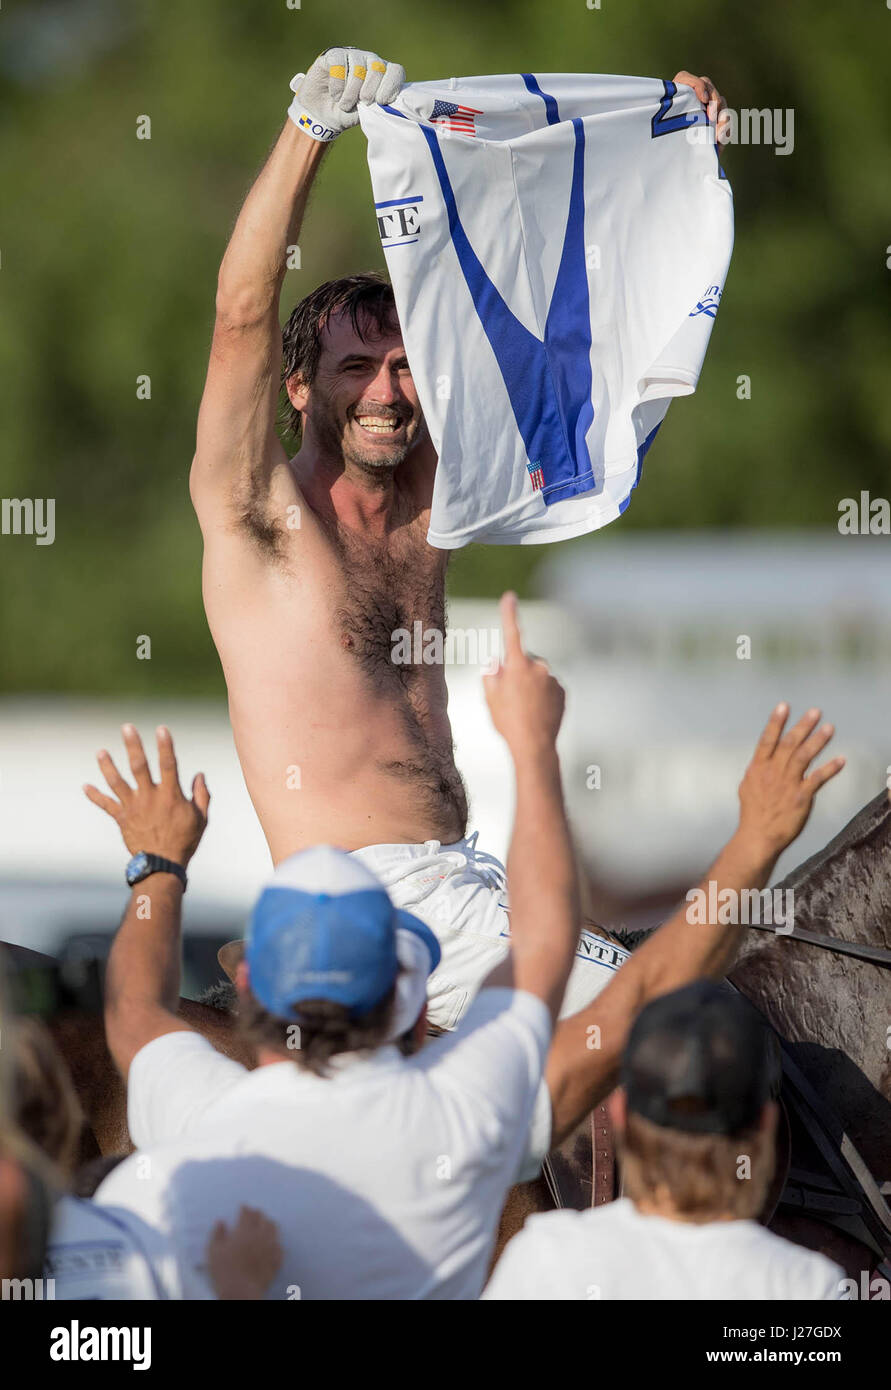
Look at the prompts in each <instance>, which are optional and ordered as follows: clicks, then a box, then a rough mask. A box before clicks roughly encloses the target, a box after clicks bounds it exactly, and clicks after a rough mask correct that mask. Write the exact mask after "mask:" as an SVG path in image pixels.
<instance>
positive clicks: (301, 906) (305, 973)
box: [245, 845, 441, 1027]
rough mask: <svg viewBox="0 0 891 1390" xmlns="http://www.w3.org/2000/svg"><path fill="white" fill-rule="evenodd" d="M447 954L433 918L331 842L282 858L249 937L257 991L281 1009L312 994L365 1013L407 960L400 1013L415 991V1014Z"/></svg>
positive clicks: (283, 1012) (265, 1003) (285, 1011)
mask: <svg viewBox="0 0 891 1390" xmlns="http://www.w3.org/2000/svg"><path fill="white" fill-rule="evenodd" d="M440 956H441V952H440V948H439V942H438V941H437V939H436V937H435V936H434V935H433V933H432V932H431V931H430V929H429V927H427V926H426V925H425V924H424V923H423V922H422V921H420V920H419V918H417V917H413V916H412V914H411V913H409V912H403V911H401V910H400V909H398V908H396V907H394V906H393V903H392V902H391V901H390V896H389V894H388V893H387V890H386V888H385V887H384V885H383V884H382V883H381V882H380V881H379V880H378V879H376V878H375V876H374V874H372V873H371V872H370V871H369V870H368V869H366V867H365V865H364V864H361V863H360V862H359V861H358V860H357V859H353V858H352V856H351V855H349V854H346V853H345V852H344V851H343V850H339V849H333V848H332V847H331V846H330V845H318V846H316V847H314V848H313V849H307V850H302V851H301V852H300V853H299V854H292V855H291V857H290V858H289V859H285V860H283V861H282V863H281V864H279V865H278V867H277V868H276V870H275V873H274V874H273V875H272V878H270V879H269V880H268V882H267V883H266V885H265V887H264V888H263V889H262V891H261V893H260V896H259V898H258V899H257V902H256V903H255V905H254V910H253V912H252V914H251V919H250V924H249V926H248V933H247V940H246V944H245V960H246V962H247V966H248V971H249V974H250V990H251V993H252V994H253V995H254V997H255V999H256V1000H257V1002H258V1003H259V1004H261V1005H262V1007H263V1008H264V1009H266V1010H267V1011H268V1012H269V1013H271V1014H274V1015H275V1016H276V1017H278V1018H293V1017H294V1016H295V1009H296V1007H297V1006H298V1005H299V1004H301V1003H302V1002H303V1001H305V1000H307V999H327V1000H330V1001H331V1002H332V1003H334V1004H343V1005H344V1006H345V1007H346V1008H348V1009H349V1010H350V1012H351V1013H353V1014H354V1015H359V1014H363V1013H367V1012H368V1010H369V1009H373V1008H374V1006H375V1005H376V1004H379V1003H380V1001H381V1000H382V999H383V998H385V996H386V994H387V992H388V991H389V990H390V989H392V988H393V985H394V983H395V982H396V979H397V976H399V972H400V968H402V969H403V971H404V972H407V978H406V979H405V980H402V979H400V986H401V991H400V993H401V999H400V1005H401V1006H400V1008H399V1009H398V1013H399V1015H400V1020H401V1019H402V1017H404V1015H405V1008H406V1005H407V1002H408V1001H409V1000H410V1001H412V1003H413V1002H414V1001H415V1000H417V1008H416V1009H415V1013H414V1018H417V1016H418V1014H419V1013H420V1010H421V1006H422V1005H423V1002H424V998H425V997H426V983H427V976H428V975H430V974H431V973H432V972H433V971H434V970H435V969H436V967H437V966H438V965H439V961H440ZM409 1011H410V1006H409ZM413 1021H414V1019H409V1020H408V1023H407V1024H406V1027H409V1026H410V1025H411V1023H412V1022H413Z"/></svg>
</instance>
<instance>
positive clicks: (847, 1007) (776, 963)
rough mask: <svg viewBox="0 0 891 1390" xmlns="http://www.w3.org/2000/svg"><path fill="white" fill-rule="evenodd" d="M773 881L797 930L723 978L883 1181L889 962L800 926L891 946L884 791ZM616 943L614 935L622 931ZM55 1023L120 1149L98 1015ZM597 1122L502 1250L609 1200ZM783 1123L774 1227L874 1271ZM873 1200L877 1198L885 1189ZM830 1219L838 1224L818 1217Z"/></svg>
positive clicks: (189, 1005) (755, 936)
mask: <svg viewBox="0 0 891 1390" xmlns="http://www.w3.org/2000/svg"><path fill="white" fill-rule="evenodd" d="M779 886H780V887H781V888H783V889H793V890H794V895H795V897H794V904H795V907H794V922H795V936H789V935H784V934H778V933H776V932H774V931H770V932H764V933H761V932H756V931H752V932H751V934H750V936H749V937H748V938H747V939H746V941H745V943H744V945H743V948H742V950H741V952H740V956H739V959H738V961H737V964H736V966H735V967H734V970H733V972H732V975H731V980H732V982H733V983H734V984H735V985H736V987H737V988H739V989H740V990H741V991H742V992H743V993H744V994H746V995H747V997H748V998H750V999H751V1000H752V1002H753V1003H755V1004H757V1005H758V1007H759V1008H761V1010H762V1012H763V1013H764V1014H765V1016H766V1017H767V1018H768V1020H769V1022H770V1023H771V1024H772V1025H773V1027H774V1028H775V1029H776V1031H777V1032H778V1033H779V1034H780V1035H781V1036H782V1037H783V1038H784V1039H786V1040H787V1041H788V1044H789V1049H788V1053H789V1057H790V1060H791V1063H792V1066H793V1067H796V1066H797V1068H798V1069H799V1071H800V1072H801V1073H803V1074H804V1078H805V1084H806V1082H807V1081H808V1080H809V1082H810V1085H811V1087H812V1088H813V1091H814V1092H816V1094H817V1096H818V1097H819V1098H820V1099H821V1101H822V1109H823V1111H824V1120H825V1124H824V1128H827V1127H828V1130H829V1132H830V1135H831V1141H832V1144H833V1145H834V1146H835V1148H836V1149H837V1150H840V1149H841V1148H842V1147H843V1145H844V1143H845V1142H846V1141H847V1143H848V1144H849V1145H850V1144H851V1143H853V1146H854V1149H855V1155H859V1156H860V1158H861V1159H862V1160H863V1163H864V1164H865V1167H866V1169H868V1170H869V1172H870V1173H871V1174H872V1175H873V1176H874V1177H875V1178H877V1179H878V1180H879V1181H880V1182H881V1181H884V1180H885V1179H887V1178H888V1177H889V1176H891V1172H886V1169H888V1168H889V1166H891V1165H889V1156H891V1050H889V1045H888V1038H887V1035H886V1029H887V1020H888V1018H889V1017H891V970H888V969H886V968H882V966H881V965H879V964H876V963H874V962H873V961H871V960H865V959H861V958H859V957H858V956H856V955H846V954H841V953H838V952H837V951H836V950H831V949H824V948H823V947H821V946H818V945H816V944H814V943H813V942H811V941H806V940H802V939H799V933H800V932H802V931H804V932H805V933H807V932H813V933H815V934H817V935H822V936H827V935H829V936H832V937H834V938H837V939H838V940H839V941H840V942H842V943H844V942H847V943H854V946H855V949H856V947H857V945H858V944H859V945H860V946H864V947H867V948H869V947H870V946H872V947H878V949H879V951H880V952H881V951H882V950H884V951H886V952H887V951H888V950H889V948H891V802H889V798H888V795H887V794H885V793H882V794H881V795H880V796H878V797H876V799H875V800H874V801H872V802H870V804H869V805H868V806H866V807H865V808H864V809H863V810H862V811H861V812H859V814H858V815H857V816H855V817H854V819H853V820H852V821H851V822H850V823H849V824H848V825H847V826H845V828H844V829H843V830H842V831H841V833H840V834H839V835H837V836H836V837H835V839H834V840H832V841H831V842H830V843H829V844H828V845H827V846H826V848H825V849H823V850H822V851H820V853H818V854H816V855H814V856H813V857H812V858H811V859H809V860H807V861H806V862H805V863H804V864H802V865H801V866H800V867H799V868H797V869H795V870H794V871H793V872H792V873H791V874H789V875H788V876H787V877H786V878H785V879H784V880H783V882H782V884H780V885H779ZM604 935H609V933H608V932H604ZM617 939H619V940H622V939H623V938H622V936H621V934H620V935H619V937H618V938H617ZM6 950H7V952H8V953H9V957H10V958H11V961H12V965H13V968H14V969H15V968H18V967H21V966H34V965H39V964H43V965H51V964H52V961H51V959H50V958H49V957H46V956H38V955H37V954H36V953H35V952H31V951H27V950H25V949H24V948H22V947H7V948H6ZM179 1012H180V1016H181V1017H182V1018H183V1019H184V1020H185V1021H186V1022H188V1023H190V1024H191V1025H192V1026H193V1027H194V1028H196V1029H198V1031H199V1032H201V1033H203V1034H204V1035H205V1036H206V1037H207V1038H208V1039H209V1040H210V1041H211V1042H212V1043H213V1045H214V1046H215V1047H217V1048H219V1049H220V1051H222V1052H225V1053H226V1054H227V1055H228V1056H232V1057H235V1058H236V1059H237V1060H239V1061H241V1062H243V1063H244V1064H245V1065H248V1066H250V1065H252V1061H251V1058H250V1055H249V1054H248V1052H247V1050H246V1049H245V1047H244V1045H243V1044H242V1042H241V1041H240V1039H239V1038H238V1036H237V1034H236V1033H235V1030H234V1027H233V1018H232V1015H231V1014H230V1013H229V1012H227V1011H226V1010H225V1009H221V1008H216V1007H212V1006H210V1005H207V1004H202V1003H197V1002H195V1001H193V1000H188V999H183V1000H181V1001H180V1010H179ZM50 1027H51V1030H52V1032H53V1035H54V1038H55V1040H56V1043H57V1046H58V1048H59V1051H60V1052H61V1054H62V1056H63V1057H64V1058H65V1059H66V1061H67V1063H68V1066H69V1068H70V1070H71V1074H72V1078H73V1080H74V1083H75V1086H76V1088H77V1091H78V1094H79V1096H80V1098H81V1103H82V1106H83V1109H84V1114H85V1117H86V1127H85V1132H84V1138H83V1146H82V1158H83V1159H84V1160H87V1159H89V1158H92V1157H95V1156H97V1155H99V1154H103V1155H108V1154H115V1153H126V1152H128V1151H129V1149H130V1148H131V1145H130V1139H129V1134H128V1131H127V1120H126V1094H125V1088H124V1084H123V1082H122V1081H121V1079H120V1077H119V1076H118V1074H117V1072H116V1070H115V1068H114V1066H113V1064H112V1061H111V1058H110V1056H109V1054H108V1050H107V1047H106V1045H105V1036H104V1030H103V1025H102V1020H101V1017H100V1016H99V1015H97V1014H88V1013H83V1012H74V1013H72V1012H65V1011H63V1012H61V1013H59V1014H57V1015H56V1016H54V1017H53V1019H52V1020H51V1022H50ZM806 1110H807V1107H806V1106H804V1107H803V1112H804V1111H806ZM601 1117H602V1112H600V1111H598V1112H595V1117H594V1125H593V1131H592V1124H591V1123H590V1122H589V1121H586V1122H585V1123H584V1125H582V1126H580V1127H579V1129H578V1130H577V1131H576V1132H575V1134H573V1135H572V1136H570V1138H569V1139H568V1140H567V1141H566V1142H565V1143H564V1144H563V1145H562V1146H561V1148H560V1150H559V1151H558V1152H557V1153H555V1154H554V1155H552V1156H551V1159H550V1161H549V1164H548V1165H547V1170H546V1172H545V1173H544V1174H543V1176H542V1177H541V1178H539V1179H537V1180H536V1181H535V1182H532V1183H524V1184H522V1185H521V1186H518V1187H515V1188H514V1189H513V1190H512V1192H511V1194H510V1196H509V1198H508V1202H507V1204H506V1206H505V1210H504V1214H503V1217H502V1222H501V1228H500V1231H499V1239H498V1245H497V1249H499V1250H500V1249H501V1248H502V1247H503V1245H504V1243H505V1242H506V1240H507V1239H509V1238H510V1236H512V1235H513V1234H515V1232H516V1231H517V1230H519V1228H520V1227H521V1226H522V1224H523V1221H524V1220H525V1219H526V1217H527V1216H528V1215H530V1214H531V1213H533V1212H539V1211H547V1210H551V1209H553V1207H554V1206H555V1205H564V1206H573V1207H585V1206H588V1205H590V1203H591V1201H592V1195H593V1193H594V1191H595V1189H598V1188H599V1189H600V1190H601V1192H602V1193H603V1195H605V1196H611V1195H613V1191H614V1187H613V1184H614V1169H613V1162H612V1157H613V1156H612V1144H611V1141H610V1138H609V1135H608V1133H607V1132H606V1131H605V1129H604V1128H601V1127H600V1119H601ZM806 1119H807V1115H806V1114H805V1120H806ZM791 1121H792V1123H791V1127H790V1128H791V1138H792V1146H793V1147H792V1154H791V1172H790V1181H789V1182H787V1184H786V1189H785V1192H784V1199H783V1203H782V1204H781V1205H780V1207H779V1209H778V1210H777V1211H776V1212H775V1214H774V1216H773V1220H772V1222H771V1225H772V1226H773V1228H774V1229H776V1230H778V1231H779V1232H780V1233H781V1234H784V1235H787V1236H789V1238H791V1239H793V1240H796V1241H798V1242H799V1243H800V1244H804V1245H807V1246H809V1247H811V1248H814V1249H820V1250H823V1251H825V1252H826V1253H827V1254H830V1255H831V1256H832V1257H833V1258H835V1259H836V1260H838V1262H839V1263H841V1264H842V1265H844V1266H845V1267H846V1268H847V1269H848V1270H849V1271H850V1272H851V1273H856V1272H858V1271H860V1270H863V1269H872V1268H874V1267H876V1264H877V1260H878V1258H880V1257H879V1256H878V1253H877V1246H876V1241H875V1237H874V1236H873V1239H872V1241H871V1242H870V1240H869V1235H868V1233H867V1239H866V1241H865V1242H864V1240H863V1236H864V1231H863V1228H862V1221H861V1220H860V1218H859V1217H858V1215H857V1213H856V1211H855V1210H854V1208H856V1207H857V1204H858V1199H857V1197H856V1195H851V1190H850V1188H845V1186H844V1182H842V1183H841V1188H842V1190H841V1191H839V1190H838V1189H839V1185H840V1184H839V1176H838V1174H833V1172H832V1171H831V1170H832V1164H829V1170H830V1171H829V1173H828V1176H827V1172H826V1169H827V1162H826V1156H825V1154H823V1153H819V1152H817V1151H816V1150H817V1149H819V1147H820V1146H819V1144H817V1145H816V1149H815V1144H814V1140H813V1136H812V1134H811V1133H810V1131H809V1129H808V1126H807V1124H806V1123H803V1122H802V1118H801V1115H799V1114H798V1113H797V1112H796V1113H795V1114H793V1115H792V1116H791ZM592 1132H593V1134H594V1136H595V1139H596V1138H597V1136H598V1135H600V1136H602V1138H601V1139H598V1140H597V1142H595V1144H594V1145H593V1146H592ZM785 1167H786V1165H785V1164H784V1165H783V1176H785ZM843 1177H844V1174H842V1178H843ZM604 1184H605V1188H604ZM606 1189H608V1190H606ZM778 1195H779V1194H778V1192H776V1193H775V1194H774V1197H775V1198H776V1197H777V1196H778ZM878 1201H879V1203H880V1204H881V1205H882V1206H884V1203H883V1201H882V1199H881V1197H879V1198H878ZM796 1207H797V1210H796ZM885 1210H886V1212H887V1208H885ZM827 1218H828V1219H831V1220H832V1222H833V1223H835V1224H834V1226H829V1225H827V1224H826V1221H827ZM873 1229H875V1223H873Z"/></svg>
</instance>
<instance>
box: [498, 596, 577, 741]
mask: <svg viewBox="0 0 891 1390" xmlns="http://www.w3.org/2000/svg"><path fill="white" fill-rule="evenodd" d="M501 627H502V631H503V633H504V661H503V663H502V664H501V665H500V666H499V667H498V669H497V670H496V671H495V672H493V673H492V674H491V675H487V676H484V677H483V689H484V691H485V695H486V703H487V704H488V706H489V713H490V714H491V716H492V723H493V724H494V725H495V728H496V729H497V730H498V732H499V733H500V734H501V736H502V738H504V739H505V741H506V742H507V744H508V746H509V747H510V750H511V752H512V753H513V754H515V755H516V754H517V753H518V752H520V751H524V750H529V751H534V750H536V749H542V748H544V749H552V748H553V747H554V745H555V743H556V739H557V732H558V730H559V728H560V724H561V721H562V719H563V708H564V705H565V702H566V696H565V694H564V691H563V687H562V685H561V684H560V682H559V681H557V680H555V679H554V677H553V676H552V675H551V673H550V671H549V670H548V667H547V664H546V663H545V662H544V661H540V660H538V659H537V658H536V657H532V656H528V655H527V654H526V652H525V651H524V650H523V642H522V639H521V637H520V628H519V625H518V623H517V596H516V594H513V593H507V594H505V595H504V597H503V598H502V600H501Z"/></svg>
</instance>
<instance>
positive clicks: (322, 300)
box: [282, 271, 398, 434]
mask: <svg viewBox="0 0 891 1390" xmlns="http://www.w3.org/2000/svg"><path fill="white" fill-rule="evenodd" d="M342 313H348V314H349V316H350V322H351V323H352V325H353V330H354V331H355V332H356V333H357V334H358V335H359V337H360V338H361V339H362V341H363V342H368V341H369V327H370V326H372V325H373V328H374V330H375V331H376V334H377V335H378V336H380V337H383V336H384V334H385V333H387V332H392V331H393V329H394V328H395V327H397V326H398V320H397V317H396V300H395V298H394V296H393V287H392V285H391V284H390V283H389V281H387V280H385V279H384V277H383V276H382V275H379V274H378V273H377V271H365V272H363V273H362V274H361V275H345V276H343V277H342V278H341V279H340V280H326V281H325V283H324V285H319V287H318V289H315V290H313V292H312V294H308V295H307V296H306V298H305V299H301V301H300V303H299V304H298V305H297V306H296V308H295V309H294V310H293V311H292V313H291V316H290V318H289V319H288V321H287V323H286V324H285V326H284V328H283V329H282V350H283V361H282V385H284V383H285V382H286V381H287V380H288V379H289V378H290V377H292V376H299V377H300V379H301V381H302V382H303V383H304V384H305V385H306V386H311V385H312V382H313V379H314V377H315V374H316V370H317V368H318V365H319V356H320V354H321V350H322V330H323V329H324V327H325V325H326V324H327V322H328V320H329V319H330V318H331V316H332V314H335V315H336V314H342ZM283 423H284V425H285V428H286V429H287V430H288V432H289V433H290V434H297V432H298V430H299V429H300V411H299V410H295V408H294V406H293V405H292V404H291V402H290V400H288V398H287V394H285V401H284V420H283Z"/></svg>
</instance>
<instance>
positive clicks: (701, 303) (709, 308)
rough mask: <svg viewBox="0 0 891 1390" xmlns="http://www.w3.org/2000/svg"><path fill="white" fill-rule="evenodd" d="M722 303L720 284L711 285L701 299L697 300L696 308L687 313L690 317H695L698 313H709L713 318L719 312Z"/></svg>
mask: <svg viewBox="0 0 891 1390" xmlns="http://www.w3.org/2000/svg"><path fill="white" fill-rule="evenodd" d="M720 303H721V289H720V286H718V285H709V287H708V289H707V290H706V292H705V294H704V295H703V296H702V298H701V299H699V300H697V302H696V308H695V309H691V310H690V312H689V314H688V315H687V318H688V319H695V318H696V315H697V314H708V316H709V318H710V319H713V318H714V317H715V315H716V314H717V312H718V305H719V304H720Z"/></svg>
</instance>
